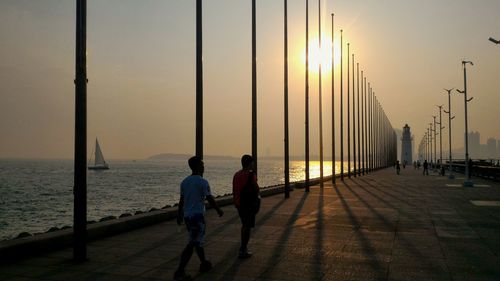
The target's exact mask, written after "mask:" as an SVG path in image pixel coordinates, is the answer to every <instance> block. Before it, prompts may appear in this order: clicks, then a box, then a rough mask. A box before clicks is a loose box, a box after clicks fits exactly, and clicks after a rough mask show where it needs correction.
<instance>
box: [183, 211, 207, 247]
mask: <svg viewBox="0 0 500 281" xmlns="http://www.w3.org/2000/svg"><path fill="white" fill-rule="evenodd" d="M184 222H185V223H186V228H187V230H188V233H189V244H192V245H194V246H200V247H203V242H205V228H206V225H205V217H204V216H203V215H202V214H196V215H194V216H192V217H185V218H184Z"/></svg>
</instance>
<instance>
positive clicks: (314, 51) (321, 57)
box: [301, 35, 340, 74]
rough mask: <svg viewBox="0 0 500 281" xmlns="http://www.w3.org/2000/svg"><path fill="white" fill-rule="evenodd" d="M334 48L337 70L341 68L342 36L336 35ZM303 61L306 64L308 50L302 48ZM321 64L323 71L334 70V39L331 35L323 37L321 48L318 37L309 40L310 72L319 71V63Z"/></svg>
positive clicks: (323, 72) (315, 72)
mask: <svg viewBox="0 0 500 281" xmlns="http://www.w3.org/2000/svg"><path fill="white" fill-rule="evenodd" d="M334 44H335V46H334V47H335V48H334V52H333V53H334V56H335V57H334V64H335V65H334V67H335V72H337V70H339V69H340V38H337V36H335V42H334ZM301 53H302V55H301V59H302V63H303V65H304V67H305V64H306V50H305V48H304V49H302V52H301ZM320 64H321V73H322V74H325V73H330V71H331V70H332V39H331V37H330V36H325V35H324V36H323V37H322V38H321V49H320V48H319V41H318V38H317V37H316V38H312V39H310V40H309V71H310V73H314V74H317V73H319V65H320Z"/></svg>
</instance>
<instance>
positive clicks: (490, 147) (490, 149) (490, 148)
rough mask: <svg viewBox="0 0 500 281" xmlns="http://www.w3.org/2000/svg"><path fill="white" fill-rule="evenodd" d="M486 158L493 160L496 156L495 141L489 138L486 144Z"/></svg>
mask: <svg viewBox="0 0 500 281" xmlns="http://www.w3.org/2000/svg"><path fill="white" fill-rule="evenodd" d="M486 153H487V155H486V158H489V159H495V158H496V156H497V140H496V139H494V138H489V139H488V141H487V142H486Z"/></svg>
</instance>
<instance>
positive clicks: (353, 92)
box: [352, 54, 357, 177]
mask: <svg viewBox="0 0 500 281" xmlns="http://www.w3.org/2000/svg"><path fill="white" fill-rule="evenodd" d="M354 83H355V77H354V54H352V154H353V155H352V156H353V158H352V160H353V161H352V162H353V165H354V166H353V168H354V169H353V175H354V177H356V174H357V170H356V169H357V167H356V101H355V99H356V88H355V87H354Z"/></svg>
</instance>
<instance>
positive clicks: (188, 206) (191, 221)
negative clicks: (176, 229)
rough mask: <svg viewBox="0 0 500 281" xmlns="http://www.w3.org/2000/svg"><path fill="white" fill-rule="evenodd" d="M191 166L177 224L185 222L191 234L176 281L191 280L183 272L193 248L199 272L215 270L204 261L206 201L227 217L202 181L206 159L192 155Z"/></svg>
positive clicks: (203, 180)
mask: <svg viewBox="0 0 500 281" xmlns="http://www.w3.org/2000/svg"><path fill="white" fill-rule="evenodd" d="M188 164H189V168H191V170H192V172H193V173H192V174H191V175H190V176H188V177H186V178H185V179H184V180H183V181H182V183H181V198H180V200H179V209H178V212H177V224H179V225H181V224H182V221H183V220H184V222H185V223H186V228H187V230H188V233H189V242H188V244H187V245H186V247H185V248H184V251H182V255H181V261H180V264H179V267H178V268H177V270H176V271H175V274H174V279H175V280H191V276H189V275H186V273H185V271H184V269H185V268H186V265H187V264H188V262H189V260H190V259H191V256H192V255H193V249H196V254H197V255H198V257H199V258H200V262H201V264H200V272H206V271H209V270H210V269H211V268H212V264H211V263H210V262H209V261H208V260H207V259H206V258H205V251H204V249H203V242H204V240H205V226H206V225H205V199H206V200H207V201H208V203H210V205H211V206H212V207H213V208H214V209H215V210H216V211H217V214H218V215H219V217H221V216H222V215H223V214H224V212H222V210H221V209H220V208H219V206H217V203H216V202H215V200H214V197H213V196H212V194H211V193H210V186H209V184H208V181H207V180H206V179H204V178H203V172H204V171H205V165H204V163H203V160H202V159H201V158H200V157H198V156H193V157H191V158H189V161H188Z"/></svg>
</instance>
